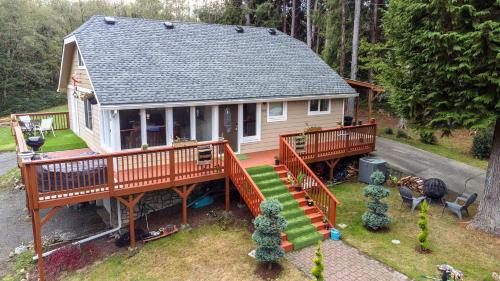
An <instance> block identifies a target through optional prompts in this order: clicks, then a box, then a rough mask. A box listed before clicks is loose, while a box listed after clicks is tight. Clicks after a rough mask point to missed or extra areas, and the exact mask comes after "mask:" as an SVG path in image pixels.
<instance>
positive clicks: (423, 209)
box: [418, 200, 430, 252]
mask: <svg viewBox="0 0 500 281" xmlns="http://www.w3.org/2000/svg"><path fill="white" fill-rule="evenodd" d="M427 211H429V205H428V204H427V201H426V200H424V201H423V202H422V204H421V205H420V213H419V215H418V216H419V217H420V219H419V220H418V227H419V228H420V232H419V233H418V246H419V250H420V251H421V252H429V250H430V246H429V227H428V225H427V224H428V223H429V216H428V215H427Z"/></svg>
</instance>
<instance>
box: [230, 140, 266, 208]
mask: <svg viewBox="0 0 500 281" xmlns="http://www.w3.org/2000/svg"><path fill="white" fill-rule="evenodd" d="M225 161H226V165H225V166H226V169H227V173H228V175H229V177H230V178H231V180H232V182H233V184H234V185H235V186H236V189H237V190H238V192H239V193H240V195H241V197H242V198H243V200H244V201H245V203H246V204H247V206H248V208H249V209H250V212H251V213H252V215H253V216H254V217H256V216H257V215H259V214H260V203H262V201H264V200H265V197H264V195H263V194H262V192H261V191H260V189H259V188H258V187H257V185H256V184H255V182H254V181H253V180H252V178H251V177H250V175H249V174H248V172H247V171H246V169H245V168H243V165H242V164H241V162H240V160H239V159H238V158H237V157H236V154H235V153H234V152H233V150H232V149H231V147H230V146H229V145H228V144H226V155H225Z"/></svg>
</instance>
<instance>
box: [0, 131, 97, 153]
mask: <svg viewBox="0 0 500 281" xmlns="http://www.w3.org/2000/svg"><path fill="white" fill-rule="evenodd" d="M55 133H56V136H55V137H54V136H53V135H52V133H46V134H45V144H44V145H43V146H42V151H43V152H53V151H63V150H70V149H78V148H86V147H87V144H86V143H85V141H83V140H82V139H81V138H80V137H79V136H77V135H75V134H74V133H73V131H71V130H59V131H55ZM15 150H16V143H15V140H14V137H12V135H11V130H10V128H0V152H5V151H15Z"/></svg>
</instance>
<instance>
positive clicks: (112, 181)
mask: <svg viewBox="0 0 500 281" xmlns="http://www.w3.org/2000/svg"><path fill="white" fill-rule="evenodd" d="M106 165H107V166H108V167H107V172H108V174H107V177H108V192H109V193H111V195H113V193H114V191H115V173H114V172H115V167H114V166H115V165H114V163H113V156H107V157H106ZM117 172H118V171H117Z"/></svg>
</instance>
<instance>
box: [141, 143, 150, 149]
mask: <svg viewBox="0 0 500 281" xmlns="http://www.w3.org/2000/svg"><path fill="white" fill-rule="evenodd" d="M148 148H149V145H148V144H143V145H142V146H141V149H142V150H148Z"/></svg>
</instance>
